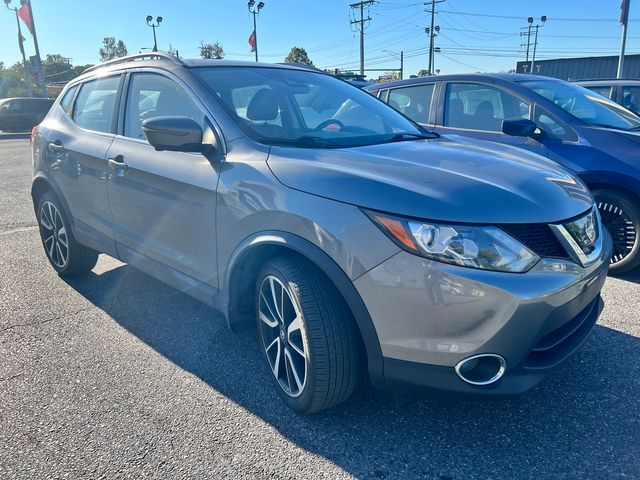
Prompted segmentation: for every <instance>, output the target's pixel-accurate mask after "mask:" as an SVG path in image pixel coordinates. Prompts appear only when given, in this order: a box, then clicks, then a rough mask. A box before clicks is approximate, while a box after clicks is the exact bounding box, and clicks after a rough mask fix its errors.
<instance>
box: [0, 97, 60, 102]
mask: <svg viewBox="0 0 640 480" xmlns="http://www.w3.org/2000/svg"><path fill="white" fill-rule="evenodd" d="M6 100H33V101H37V102H53V100H52V99H51V98H42V97H7V98H0V102H4V101H6Z"/></svg>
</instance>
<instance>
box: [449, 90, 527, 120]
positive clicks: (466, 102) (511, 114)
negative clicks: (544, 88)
mask: <svg viewBox="0 0 640 480" xmlns="http://www.w3.org/2000/svg"><path fill="white" fill-rule="evenodd" d="M512 118H527V119H528V118H531V104H530V103H528V102H526V101H524V100H522V99H520V98H518V97H516V96H515V95H512V94H510V93H508V92H506V91H504V90H501V89H498V88H495V87H491V86H488V85H481V84H475V83H450V84H449V85H447V89H446V92H445V105H444V126H445V127H454V128H466V129H470V130H484V131H490V132H500V131H502V121H503V120H505V119H512Z"/></svg>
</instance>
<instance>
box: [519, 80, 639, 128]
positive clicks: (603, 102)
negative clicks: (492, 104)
mask: <svg viewBox="0 0 640 480" xmlns="http://www.w3.org/2000/svg"><path fill="white" fill-rule="evenodd" d="M522 85H524V86H525V87H528V88H530V89H531V90H533V91H534V92H536V93H538V94H540V95H542V96H543V97H545V98H547V99H549V100H551V101H552V102H553V103H555V104H556V105H558V106H559V107H561V108H562V109H564V110H566V111H567V112H569V113H570V114H571V115H573V116H574V117H576V118H578V119H580V120H582V121H584V122H587V123H589V124H591V125H597V126H601V127H610V128H617V129H619V130H634V129H637V128H638V127H640V117H638V116H636V115H635V114H634V113H632V112H630V111H629V110H627V109H626V108H624V107H622V106H621V105H618V104H617V103H615V102H612V101H611V100H609V99H608V98H605V97H603V96H601V95H598V94H597V93H594V92H592V91H591V90H587V89H586V88H584V87H580V86H578V85H575V84H572V83H568V82H561V81H557V80H534V81H531V82H522Z"/></svg>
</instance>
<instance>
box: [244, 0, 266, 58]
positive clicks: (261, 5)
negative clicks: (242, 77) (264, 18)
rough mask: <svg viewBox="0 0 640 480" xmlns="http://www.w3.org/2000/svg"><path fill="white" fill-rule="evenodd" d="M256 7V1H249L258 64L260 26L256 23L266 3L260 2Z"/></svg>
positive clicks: (253, 46)
mask: <svg viewBox="0 0 640 480" xmlns="http://www.w3.org/2000/svg"><path fill="white" fill-rule="evenodd" d="M254 5H256V2H255V0H249V1H248V2H247V8H248V9H249V13H251V14H252V15H253V45H252V48H253V51H254V52H255V54H256V62H257V61H258V25H257V23H256V16H257V15H259V14H260V10H262V9H263V8H264V2H258V5H256V8H253V6H254Z"/></svg>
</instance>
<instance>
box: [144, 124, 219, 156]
mask: <svg viewBox="0 0 640 480" xmlns="http://www.w3.org/2000/svg"><path fill="white" fill-rule="evenodd" d="M142 131H143V132H144V134H145V135H146V137H147V140H148V141H149V143H150V144H151V145H152V146H153V147H154V148H155V149H156V150H168V151H171V152H198V153H207V152H208V151H209V150H211V148H212V145H206V144H203V143H202V136H203V133H202V127H200V125H198V123H197V122H195V121H194V120H193V119H191V118H189V117H152V118H148V119H146V120H145V121H144V122H142Z"/></svg>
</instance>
